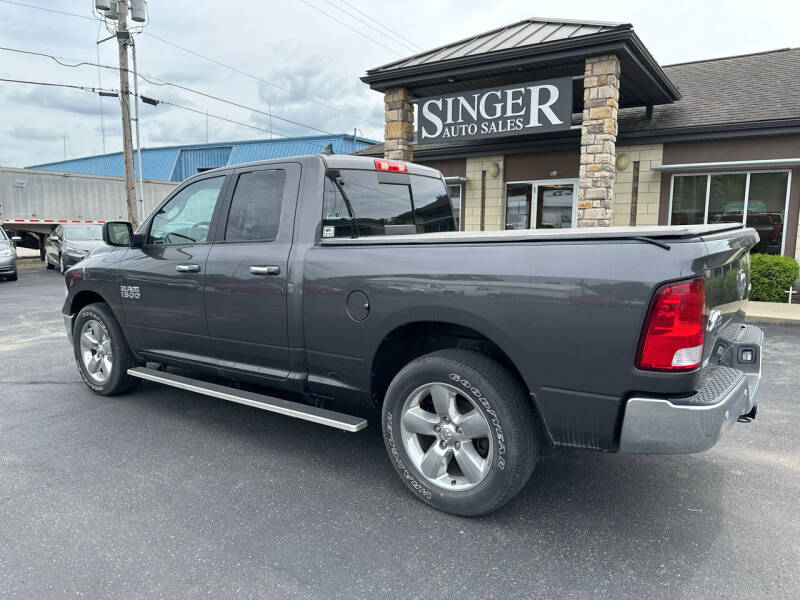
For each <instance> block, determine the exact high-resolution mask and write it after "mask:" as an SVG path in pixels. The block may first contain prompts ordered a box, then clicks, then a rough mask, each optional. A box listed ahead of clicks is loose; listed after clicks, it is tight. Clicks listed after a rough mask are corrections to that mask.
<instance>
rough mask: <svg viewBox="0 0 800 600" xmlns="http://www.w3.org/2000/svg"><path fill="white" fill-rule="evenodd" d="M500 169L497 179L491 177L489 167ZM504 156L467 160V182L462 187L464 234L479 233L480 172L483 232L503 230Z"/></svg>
mask: <svg viewBox="0 0 800 600" xmlns="http://www.w3.org/2000/svg"><path fill="white" fill-rule="evenodd" d="M494 163H497V166H498V167H499V168H500V170H499V172H498V174H497V177H492V176H491V175H490V171H491V169H492V164H494ZM503 170H504V169H503V157H502V156H481V157H478V158H468V159H467V173H466V175H467V181H466V183H465V184H464V198H463V205H462V210H463V216H462V218H463V219H464V231H480V230H481V180H482V177H481V173H482V171H486V202H485V206H484V211H485V213H484V230H498V229H505V224H504V223H503V220H504V216H503V210H504V206H503V202H504V199H503V198H504V183H503V179H504V178H503Z"/></svg>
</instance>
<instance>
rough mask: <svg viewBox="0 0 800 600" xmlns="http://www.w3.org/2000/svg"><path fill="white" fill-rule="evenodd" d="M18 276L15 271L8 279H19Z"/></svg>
mask: <svg viewBox="0 0 800 600" xmlns="http://www.w3.org/2000/svg"><path fill="white" fill-rule="evenodd" d="M17 277H19V276H18V275H17V273H16V272H14V274H13V275H9V276H8V280H9V281H16V280H17Z"/></svg>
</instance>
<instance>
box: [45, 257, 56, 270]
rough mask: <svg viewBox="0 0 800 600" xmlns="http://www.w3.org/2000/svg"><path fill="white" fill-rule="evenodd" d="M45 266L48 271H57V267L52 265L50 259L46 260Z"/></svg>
mask: <svg viewBox="0 0 800 600" xmlns="http://www.w3.org/2000/svg"><path fill="white" fill-rule="evenodd" d="M44 266H45V268H47V269H55V268H56V267H55V265H51V264H50V259H49V258H45V259H44Z"/></svg>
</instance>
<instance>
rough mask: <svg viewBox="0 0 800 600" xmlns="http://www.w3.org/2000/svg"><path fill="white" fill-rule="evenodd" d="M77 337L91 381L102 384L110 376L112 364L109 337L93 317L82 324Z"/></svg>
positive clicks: (112, 358) (112, 357)
mask: <svg viewBox="0 0 800 600" xmlns="http://www.w3.org/2000/svg"><path fill="white" fill-rule="evenodd" d="M79 339H80V345H81V359H82V360H83V366H84V369H85V370H86V373H87V374H88V375H89V377H90V378H91V379H92V381H94V382H95V383H97V384H101V385H102V384H103V383H105V382H106V381H108V378H109V377H111V368H112V367H113V366H114V355H113V354H112V352H111V339H110V338H109V337H108V333H106V330H105V329H104V328H103V326H102V325H101V324H100V322H99V321H97V320H95V319H89V320H87V321H86V322H85V323H84V324H83V327H81V333H80V337H79Z"/></svg>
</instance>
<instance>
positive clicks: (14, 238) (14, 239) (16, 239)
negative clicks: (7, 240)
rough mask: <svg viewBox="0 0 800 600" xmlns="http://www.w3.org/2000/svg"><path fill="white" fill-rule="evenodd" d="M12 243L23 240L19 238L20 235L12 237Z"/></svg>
mask: <svg viewBox="0 0 800 600" xmlns="http://www.w3.org/2000/svg"><path fill="white" fill-rule="evenodd" d="M11 241H12V242H21V241H22V238H21V237H19V236H18V235H12V236H11Z"/></svg>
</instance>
